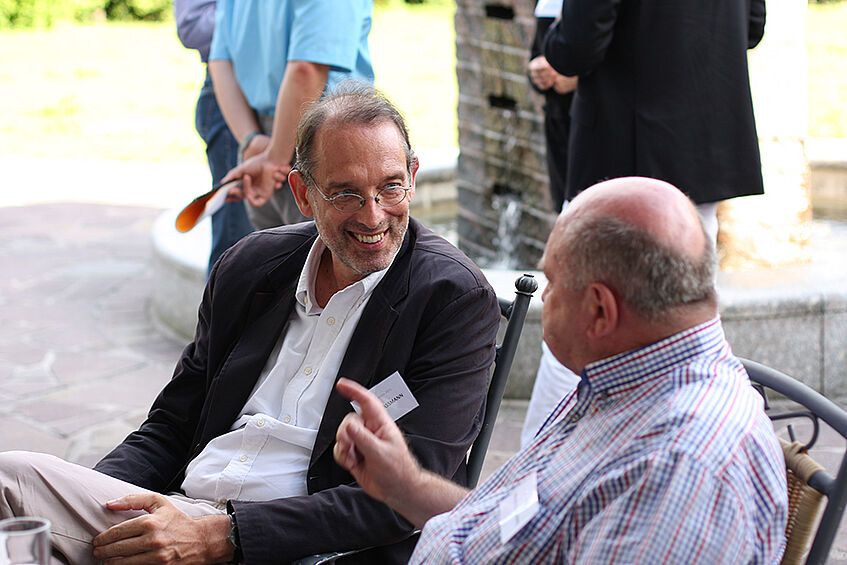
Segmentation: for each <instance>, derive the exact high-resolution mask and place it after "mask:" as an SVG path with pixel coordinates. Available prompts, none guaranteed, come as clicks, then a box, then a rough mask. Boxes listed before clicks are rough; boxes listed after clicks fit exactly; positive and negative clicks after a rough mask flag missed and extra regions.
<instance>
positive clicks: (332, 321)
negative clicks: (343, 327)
mask: <svg viewBox="0 0 847 565" xmlns="http://www.w3.org/2000/svg"><path fill="white" fill-rule="evenodd" d="M326 323H327V324H329V325H330V326H331V325H333V324H334V323H335V318H333V317H332V316H330V317H329V318H327V319H326Z"/></svg>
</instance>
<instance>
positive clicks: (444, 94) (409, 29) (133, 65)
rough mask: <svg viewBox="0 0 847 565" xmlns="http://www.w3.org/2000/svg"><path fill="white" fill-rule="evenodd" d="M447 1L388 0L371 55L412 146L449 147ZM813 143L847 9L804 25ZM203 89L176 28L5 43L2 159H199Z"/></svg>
mask: <svg viewBox="0 0 847 565" xmlns="http://www.w3.org/2000/svg"><path fill="white" fill-rule="evenodd" d="M453 10H454V8H453V2H452V1H451V0H427V1H426V2H425V3H424V4H419V5H408V4H405V3H403V2H402V1H401V0H384V1H383V2H382V3H381V4H380V5H379V6H378V7H377V10H376V13H375V15H374V26H373V32H372V33H371V51H372V57H373V62H374V67H375V70H376V74H377V86H379V87H380V88H382V89H383V90H384V91H385V92H387V93H388V95H389V96H390V97H391V98H392V99H393V100H394V101H395V102H396V103H397V104H398V105H399V106H400V108H402V109H403V110H404V111H405V112H406V114H407V118H408V120H409V123H410V127H411V130H412V135H413V138H414V139H413V141H414V143H415V145H416V146H417V147H419V148H434V147H445V146H455V144H456V117H455V108H456V78H455V77H456V75H455V71H454V58H455V54H454V51H455V49H454V41H453V23H452V22H453ZM808 28H809V33H808V39H809V60H810V65H809V76H810V88H809V105H810V115H809V118H810V135H812V136H835V137H847V111H845V110H844V101H845V100H847V73H844V71H843V69H844V68H845V67H847V38H846V37H845V34H844V32H843V30H844V29H847V2H840V3H835V4H812V5H810V8H809V18H808ZM202 79H203V67H202V65H201V63H200V61H199V58H198V57H197V55H196V53H195V52H193V51H189V50H186V49H184V48H183V47H182V46H181V45H180V43H179V41H178V40H177V38H176V32H175V29H174V25H173V23H163V24H101V25H90V26H72V25H59V26H57V27H56V28H54V29H52V30H36V31H12V32H3V33H1V34H0V108H2V110H0V112H2V114H0V155H4V156H9V155H20V156H29V157H69V158H105V159H121V160H146V161H204V160H205V157H204V154H203V148H202V142H201V141H200V139H199V138H198V137H197V135H196V133H195V132H194V103H195V101H196V97H197V92H198V89H199V87H200V84H201V83H202Z"/></svg>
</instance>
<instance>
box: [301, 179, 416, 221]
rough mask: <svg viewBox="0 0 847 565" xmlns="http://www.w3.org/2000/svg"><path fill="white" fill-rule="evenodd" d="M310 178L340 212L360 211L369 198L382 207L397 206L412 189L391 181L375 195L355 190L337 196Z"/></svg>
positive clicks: (323, 195)
mask: <svg viewBox="0 0 847 565" xmlns="http://www.w3.org/2000/svg"><path fill="white" fill-rule="evenodd" d="M309 180H311V181H312V186H314V187H315V189H316V190H317V191H318V193H319V194H320V195H321V197H322V198H323V199H324V200H326V201H327V202H329V203H330V204H332V207H333V208H335V209H336V210H338V211H339V212H345V213H347V214H352V213H353V212H358V211H359V210H361V209H362V207H363V206H364V205H365V202H367V201H368V200H374V201H375V202H376V203H377V204H379V206H380V207H381V208H391V207H392V206H397V205H398V204H400V203H401V202H403V201H404V200H405V199H406V194H408V193H409V191H410V190H411V189H412V187H410V186H403V185H400V184H396V183H391V184H389V185H388V186H386V187H385V188H383V189H381V190H380V191H379V192H377V193H376V194H375V195H373V196H362V195H361V194H356V193H355V192H346V191H345V192H340V193H338V194H336V195H335V196H327V195H326V194H324V191H323V190H321V187H319V186H318V183H316V182H315V181H314V179H312V178H310V179H309Z"/></svg>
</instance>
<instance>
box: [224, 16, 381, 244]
mask: <svg viewBox="0 0 847 565" xmlns="http://www.w3.org/2000/svg"><path fill="white" fill-rule="evenodd" d="M372 14H373V2H372V0H348V1H345V2H329V1H327V0H280V1H277V2H235V1H233V0H221V1H219V2H218V5H217V12H216V22H215V34H214V37H213V39H212V47H211V53H210V55H209V70H210V71H211V73H212V79H213V82H214V85H215V94H216V95H217V98H218V103H219V104H220V106H221V110H222V111H223V115H224V118H226V122H227V124H228V125H229V127H230V129H231V130H232V132H233V134H234V135H235V137H236V139H238V141H239V148H240V150H241V152H242V157H243V159H244V163H243V164H242V165H241V166H239V167H237V168H235V169H233V170H232V171H230V173H229V174H228V175H227V176H226V177H225V180H229V179H232V178H239V177H240V178H242V188H241V190H240V191H235V194H233V196H234V197H236V198H239V197H243V198H246V207H247V213H248V216H249V218H250V221H251V222H252V223H253V225H254V226H255V227H257V228H259V229H264V228H269V227H274V226H278V225H284V224H290V223H295V222H299V221H303V220H305V217H304V216H303V215H302V214H300V211H299V210H298V208H297V206H296V204H295V202H294V198H293V196H292V194H291V191H290V190H289V189H288V186H287V183H286V177H287V175H288V172H289V171H290V169H291V162H292V160H293V157H294V134H295V131H296V128H297V123H298V122H299V119H300V115H301V113H302V111H303V108H304V106H305V105H306V104H308V103H309V102H312V101H314V100H316V99H317V98H319V97H320V96H321V94H322V93H323V92H326V91H328V90H329V89H331V88H332V87H333V86H334V85H335V84H337V83H338V82H340V81H342V80H344V79H347V78H352V79H358V80H365V81H368V82H373V78H374V74H373V68H372V66H371V61H370V51H369V47H368V34H369V33H370V29H371V20H372Z"/></svg>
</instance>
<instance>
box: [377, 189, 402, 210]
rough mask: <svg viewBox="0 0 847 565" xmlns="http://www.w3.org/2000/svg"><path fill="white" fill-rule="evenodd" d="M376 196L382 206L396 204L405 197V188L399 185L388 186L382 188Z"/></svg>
mask: <svg viewBox="0 0 847 565" xmlns="http://www.w3.org/2000/svg"><path fill="white" fill-rule="evenodd" d="M378 196H379V203H380V205H381V206H382V207H388V206H396V205H397V204H400V203H401V202H402V201H403V199H404V198H406V189H405V188H403V187H400V186H389V187H387V188H383V189H382V190H381V191H380V192H379V195H378Z"/></svg>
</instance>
